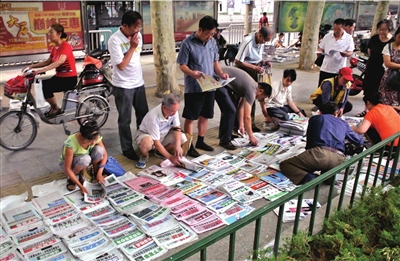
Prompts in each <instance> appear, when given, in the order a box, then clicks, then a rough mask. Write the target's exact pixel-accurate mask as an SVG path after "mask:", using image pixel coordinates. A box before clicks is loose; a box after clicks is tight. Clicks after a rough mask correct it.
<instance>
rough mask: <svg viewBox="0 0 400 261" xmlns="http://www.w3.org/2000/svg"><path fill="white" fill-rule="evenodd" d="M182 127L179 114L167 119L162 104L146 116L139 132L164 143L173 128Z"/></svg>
mask: <svg viewBox="0 0 400 261" xmlns="http://www.w3.org/2000/svg"><path fill="white" fill-rule="evenodd" d="M180 125H181V123H180V121H179V114H178V112H176V113H175V114H174V115H173V116H170V117H168V119H166V118H165V117H164V115H163V113H162V109H161V104H159V105H158V106H157V107H154V108H153V109H151V110H150V111H149V112H148V113H147V114H146V116H144V118H143V120H142V123H141V124H140V126H139V130H140V131H142V132H144V133H148V134H150V136H151V138H152V139H153V140H159V141H161V142H162V141H163V139H164V138H165V136H167V134H168V132H169V130H170V129H171V128H172V127H180Z"/></svg>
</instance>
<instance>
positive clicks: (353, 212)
mask: <svg viewBox="0 0 400 261" xmlns="http://www.w3.org/2000/svg"><path fill="white" fill-rule="evenodd" d="M368 192H369V193H367V194H366V196H364V197H363V198H362V199H361V200H358V201H356V202H355V204H354V205H353V207H352V208H347V209H344V210H342V211H335V212H334V213H333V214H332V215H331V216H330V217H329V219H327V220H325V222H324V226H323V229H322V232H321V233H320V234H318V235H315V236H308V235H307V233H306V232H299V233H298V234H297V235H295V236H293V237H292V238H289V239H286V240H285V244H284V247H283V248H282V249H280V251H279V254H278V257H266V253H268V250H260V251H259V252H258V257H259V258H258V260H260V261H261V260H262V261H264V260H265V261H267V260H268V261H284V260H285V261H287V260H296V261H306V260H307V261H309V260H318V261H320V260H321V261H322V260H341V261H342V260H348V261H350V260H354V261H363V260H366V261H375V260H376V261H380V260H382V261H391V260H393V261H394V260H396V261H398V260H400V187H395V188H393V189H391V190H389V191H387V192H384V191H382V188H381V187H378V188H373V189H370V190H369V191H368Z"/></svg>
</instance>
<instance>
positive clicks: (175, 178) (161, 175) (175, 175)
mask: <svg viewBox="0 0 400 261" xmlns="http://www.w3.org/2000/svg"><path fill="white" fill-rule="evenodd" d="M137 175H138V176H140V177H148V178H152V179H155V180H157V181H159V182H160V183H163V184H165V185H168V186H170V185H174V184H176V183H178V182H180V181H182V180H184V178H185V177H186V175H185V174H184V173H183V172H179V171H178V172H177V171H175V170H173V169H170V168H161V167H159V166H156V165H153V166H150V167H148V168H147V169H145V170H143V171H140V172H139V173H138V174H137Z"/></svg>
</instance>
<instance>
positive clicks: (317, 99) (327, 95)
mask: <svg viewBox="0 0 400 261" xmlns="http://www.w3.org/2000/svg"><path fill="white" fill-rule="evenodd" d="M353 80H354V79H353V70H352V69H351V68H349V67H344V68H342V69H340V71H339V74H338V75H337V76H335V77H333V78H329V79H325V80H323V81H322V83H321V86H319V87H318V89H317V90H315V92H314V93H313V94H311V96H310V99H311V100H312V102H313V103H314V105H315V106H317V107H318V109H321V107H322V105H323V104H325V103H326V102H328V101H333V102H335V103H337V104H338V106H339V108H340V109H339V117H341V116H342V115H343V114H344V113H346V112H349V111H351V110H352V108H353V105H352V104H351V103H350V102H349V101H348V100H347V99H348V97H349V93H350V87H351V82H352V81H353Z"/></svg>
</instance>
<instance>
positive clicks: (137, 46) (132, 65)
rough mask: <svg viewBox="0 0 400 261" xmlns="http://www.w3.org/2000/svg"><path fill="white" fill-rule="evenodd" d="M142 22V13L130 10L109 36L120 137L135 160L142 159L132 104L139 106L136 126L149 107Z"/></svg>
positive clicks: (136, 112) (125, 152)
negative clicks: (142, 61) (135, 143)
mask: <svg viewBox="0 0 400 261" xmlns="http://www.w3.org/2000/svg"><path fill="white" fill-rule="evenodd" d="M142 26H143V18H142V16H141V15H140V14H139V13H138V12H136V11H127V12H125V13H124V15H123V16H122V22H121V27H120V28H119V29H118V31H117V32H115V33H114V34H113V35H112V36H111V37H110V39H109V40H108V50H109V52H110V56H111V64H112V65H113V77H112V81H113V85H114V86H115V88H114V91H113V94H114V96H115V105H116V107H117V111H118V133H119V139H120V143H121V149H122V154H123V155H124V156H125V157H127V158H128V159H131V160H138V159H139V157H138V156H137V155H136V153H135V151H134V150H133V147H132V131H131V120H132V107H134V108H135V114H136V128H139V125H140V123H141V122H142V120H143V117H144V116H145V115H146V113H147V112H148V111H149V108H148V105H147V99H146V92H145V88H144V80H143V73H142V66H141V64H140V52H141V49H142V46H143V41H142V35H141V34H140V30H141V29H142Z"/></svg>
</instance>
